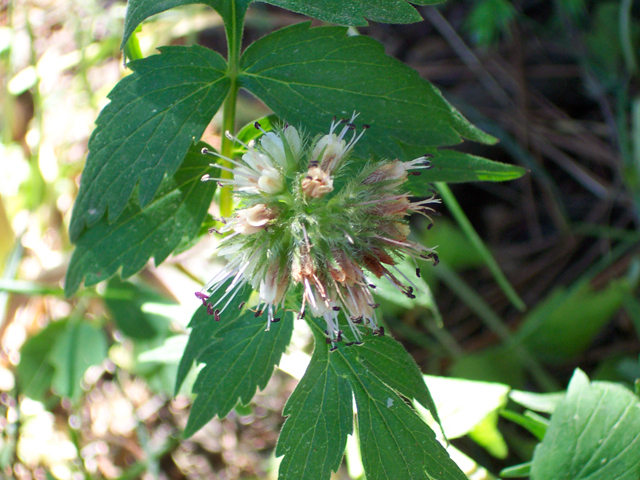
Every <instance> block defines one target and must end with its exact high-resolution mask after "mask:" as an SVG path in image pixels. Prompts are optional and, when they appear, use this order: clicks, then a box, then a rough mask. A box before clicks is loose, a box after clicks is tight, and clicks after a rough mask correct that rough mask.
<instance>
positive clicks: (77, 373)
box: [49, 322, 107, 400]
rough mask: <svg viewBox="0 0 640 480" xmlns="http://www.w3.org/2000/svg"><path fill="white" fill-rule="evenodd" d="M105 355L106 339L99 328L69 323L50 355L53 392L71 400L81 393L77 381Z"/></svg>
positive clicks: (85, 324) (82, 323)
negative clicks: (53, 370)
mask: <svg viewBox="0 0 640 480" xmlns="http://www.w3.org/2000/svg"><path fill="white" fill-rule="evenodd" d="M106 357H107V339H106V337H105V335H104V332H103V331H102V329H100V328H97V327H95V326H93V325H91V324H89V323H84V322H73V323H72V322H68V323H67V328H66V329H65V331H64V333H62V334H61V335H60V336H59V337H58V338H57V340H56V343H55V345H54V346H53V348H52V350H51V354H50V355H49V361H50V363H51V365H53V367H54V369H55V373H54V374H53V378H52V386H53V389H54V390H55V392H56V393H57V394H58V395H60V396H62V397H68V398H71V399H73V400H75V399H77V398H78V397H79V396H80V394H81V393H82V388H81V385H80V381H81V380H82V377H83V376H84V374H85V372H86V371H87V369H88V368H89V367H91V366H93V365H99V364H100V363H101V362H102V361H103V360H104V359H105V358H106Z"/></svg>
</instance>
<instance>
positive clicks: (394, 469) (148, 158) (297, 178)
mask: <svg viewBox="0 0 640 480" xmlns="http://www.w3.org/2000/svg"><path fill="white" fill-rule="evenodd" d="M190 3H196V2H193V1H191V0H171V1H165V2H157V1H155V0H131V1H130V2H129V4H128V10H127V16H126V20H125V34H124V39H123V43H122V45H123V47H124V50H125V53H126V54H127V55H128V56H129V58H130V59H132V60H133V61H131V62H130V63H129V64H128V66H129V67H130V68H131V70H132V71H133V73H132V74H130V75H129V76H127V77H125V78H124V79H122V80H121V81H120V82H119V83H118V85H117V86H116V87H115V88H114V89H113V91H112V92H111V94H110V95H109V98H110V100H111V103H109V104H108V105H107V106H106V107H105V108H104V110H103V111H102V113H101V114H100V116H99V118H98V120H97V126H96V129H95V131H94V133H93V135H92V137H91V139H90V142H89V156H88V158H87V163H86V167H85V170H84V173H83V175H82V181H81V184H80V191H79V193H78V196H77V199H76V203H75V207H74V210H73V216H72V219H71V224H70V228H69V233H70V237H71V239H72V241H73V242H74V243H75V244H76V249H75V251H74V254H73V257H72V259H71V263H70V265H69V269H68V273H67V278H66V283H65V292H66V294H67V295H68V296H70V295H73V294H74V293H75V292H76V291H77V290H78V288H79V287H80V285H81V284H82V283H83V282H84V285H85V286H91V285H94V284H96V283H98V282H100V281H102V280H106V279H108V278H109V277H111V276H112V275H114V274H115V273H116V272H118V271H119V272H120V275H121V277H122V278H127V277H129V276H131V275H133V274H134V273H136V272H138V271H139V270H140V269H142V268H143V267H144V265H145V264H146V263H147V262H148V260H149V259H150V258H152V257H153V258H154V260H155V263H156V264H159V263H160V262H162V261H163V260H165V259H166V258H167V257H168V256H169V255H170V254H171V253H172V252H173V251H175V250H176V249H182V248H184V246H185V245H189V244H192V243H193V242H194V241H195V240H196V239H197V238H198V236H200V235H203V234H205V233H206V232H207V229H208V226H209V225H205V223H206V221H207V210H208V209H209V207H210V204H211V202H212V201H213V200H214V197H215V196H216V195H217V201H218V202H219V208H220V212H221V216H222V218H221V219H220V220H219V222H218V224H217V225H214V226H213V227H212V228H213V230H214V231H215V229H216V228H218V229H219V230H220V231H221V233H227V234H228V236H227V237H226V238H225V240H224V241H223V243H222V249H221V250H220V252H219V253H220V255H221V256H224V257H226V258H227V259H228V260H229V262H228V264H227V266H226V267H225V268H224V269H223V270H222V272H221V273H219V274H217V275H216V276H214V277H213V279H212V281H211V282H210V283H209V284H207V285H206V286H205V287H204V288H203V290H202V291H201V292H198V293H197V296H198V297H199V298H200V299H201V300H202V302H203V305H202V306H201V307H200V308H199V309H198V310H197V311H196V312H195V314H194V315H193V318H192V319H191V323H190V325H189V326H190V328H191V336H190V338H189V342H188V344H187V346H186V349H185V351H184V355H183V357H182V360H181V362H180V366H179V370H178V381H177V387H176V389H177V388H179V387H180V385H181V384H182V382H183V380H184V379H185V377H186V375H187V374H188V372H189V371H190V370H191V368H192V367H193V364H194V363H198V364H203V365H204V367H203V368H202V369H201V370H200V371H199V373H198V377H197V380H196V382H195V384H194V387H193V391H194V393H196V394H197V396H196V399H195V402H194V404H193V408H192V411H191V415H190V417H189V422H188V425H187V427H186V431H185V436H189V435H192V434H193V433H195V432H196V431H197V430H198V429H200V428H201V427H202V426H203V425H204V424H205V423H206V422H208V421H209V420H210V419H212V418H213V417H214V416H216V415H217V416H219V417H223V416H225V415H226V414H227V413H229V412H230V411H231V409H233V408H234V406H236V404H238V403H240V404H241V405H247V404H248V403H249V402H250V401H251V398H252V397H253V395H254V394H255V392H256V389H257V388H264V387H265V385H266V383H267V382H268V380H269V378H270V377H271V375H272V373H273V369H274V366H275V365H277V364H278V363H279V361H280V358H281V356H282V354H283V353H284V351H285V349H286V348H287V346H288V344H289V342H290V340H291V335H292V331H293V328H294V323H295V321H302V320H301V319H302V318H304V321H305V322H306V323H307V324H308V325H309V326H310V328H311V330H312V332H313V335H314V338H315V349H314V352H313V356H312V358H311V362H310V365H309V367H308V369H307V372H306V374H305V375H304V377H303V378H302V380H301V381H300V384H299V385H298V387H297V388H296V390H295V391H294V393H293V394H292V396H291V398H290V399H289V401H288V403H287V406H286V408H285V411H284V414H285V415H286V416H287V420H286V422H285V424H284V427H283V429H282V432H281V435H280V438H279V441H278V446H277V449H276V455H278V456H283V457H284V458H283V460H282V463H281V466H280V473H279V478H282V479H296V480H298V479H313V480H319V479H328V478H329V477H330V475H331V472H332V471H337V469H338V467H339V465H340V463H341V462H342V457H343V455H344V451H345V446H346V442H347V437H348V435H349V434H351V433H353V430H354V414H355V413H356V412H355V411H354V403H353V401H354V399H355V407H356V410H357V415H355V418H356V420H357V421H356V425H357V435H358V438H359V444H360V450H361V454H362V459H363V465H364V469H365V472H366V475H367V478H370V479H378V478H393V479H404V478H407V479H408V478H412V479H415V478H425V479H427V478H434V477H437V478H439V479H464V478H465V476H464V474H463V473H462V471H461V470H460V469H459V468H458V467H457V466H456V464H455V463H454V462H453V461H452V460H451V459H450V458H449V456H448V455H447V453H446V452H445V450H444V448H443V447H442V446H441V445H440V443H438V442H437V441H436V437H435V434H434V432H433V431H432V430H431V429H430V428H429V427H428V426H427V424H426V423H424V422H423V421H422V420H421V419H420V417H419V416H418V415H417V414H416V413H415V411H414V410H413V409H412V408H411V407H409V406H408V405H407V403H406V401H405V399H413V400H415V401H417V402H418V403H419V404H421V405H422V406H423V407H425V408H427V409H428V410H430V411H431V413H432V415H433V416H434V417H435V418H436V419H437V413H436V411H435V407H434V403H433V401H432V400H431V396H430V394H429V391H428V390H427V387H426V385H425V383H424V381H423V378H422V376H421V374H420V371H419V369H418V367H417V366H416V364H415V363H414V361H413V360H412V359H411V357H410V356H409V354H408V353H407V352H406V351H405V350H404V348H403V347H402V346H401V345H400V344H399V343H398V342H396V341H395V340H393V339H392V338H390V337H389V336H385V335H384V332H385V330H384V326H383V324H382V319H380V318H378V317H377V316H376V310H375V307H376V301H375V297H374V296H375V290H374V289H373V288H372V287H371V286H370V281H369V277H374V278H375V277H378V278H380V277H385V278H386V279H387V280H388V281H389V282H391V284H393V285H395V286H396V287H397V288H398V289H399V290H400V291H402V292H403V293H404V294H405V295H406V296H408V297H412V296H415V295H418V294H421V293H423V292H418V291H415V290H414V287H413V286H412V280H411V279H410V278H409V277H408V276H407V275H406V274H405V273H403V272H402V271H401V270H399V269H397V268H396V266H397V264H398V262H399V261H400V260H401V259H402V258H403V257H404V256H407V255H408V256H410V257H414V258H415V259H416V260H417V261H418V262H423V261H425V260H426V261H428V262H434V261H437V255H436V253H435V252H434V251H433V250H431V249H430V248H428V247H424V246H421V245H419V244H417V243H415V242H413V241H411V240H409V239H408V238H407V237H408V235H409V225H408V222H407V220H406V215H407V214H408V213H411V212H417V213H422V214H424V215H427V216H428V215H429V212H430V211H431V207H430V206H429V205H430V204H431V203H433V202H435V201H436V200H435V198H434V197H433V192H432V190H431V185H432V183H433V182H462V181H473V180H489V181H498V180H500V181H502V180H509V179H513V178H517V177H519V176H521V175H522V174H523V170H522V169H521V168H518V167H513V166H510V165H504V164H499V163H496V162H492V161H489V160H486V159H482V158H478V157H474V156H472V155H469V154H465V153H461V152H455V151H450V150H446V149H441V148H440V147H443V146H450V145H455V144H457V143H460V142H461V141H462V140H463V139H467V140H473V141H479V142H484V143H493V142H494V141H495V140H494V139H493V138H492V137H491V136H489V135H487V134H485V133H483V132H481V131H480V130H478V129H476V128H475V127H474V126H473V125H471V124H470V123H468V122H467V121H466V120H465V119H464V118H463V117H462V116H461V115H460V114H459V113H458V112H457V111H456V110H455V109H454V108H453V107H452V106H451V105H450V104H449V103H447V101H446V100H444V98H443V97H442V96H441V94H440V93H439V92H438V91H437V90H436V89H435V88H434V87H433V86H432V85H431V84H429V83H428V82H427V81H425V80H424V79H422V78H420V76H419V75H418V74H417V73H416V72H415V71H413V70H411V69H410V68H409V67H407V66H405V65H404V64H402V63H400V62H399V61H397V60H395V59H393V58H391V57H389V56H387V55H385V53H384V50H383V48H382V46H381V45H380V44H378V43H377V42H376V41H374V40H372V39H370V38H367V37H364V36H359V35H355V36H348V35H347V28H345V27H332V26H326V27H316V28H311V25H310V24H309V23H301V24H298V25H294V26H291V27H287V28H283V29H281V30H278V31H276V32H273V33H271V34H269V35H267V36H265V37H263V38H261V39H260V40H258V41H256V42H254V43H253V44H251V45H249V46H248V47H247V48H246V50H245V51H244V52H241V39H242V34H243V30H244V17H245V13H246V11H247V8H248V7H249V4H250V2H249V1H247V0H228V1H222V0H208V1H202V2H199V3H205V4H207V5H209V6H210V7H212V8H214V9H215V10H216V11H217V12H218V13H219V14H220V15H221V16H222V18H223V21H224V26H225V30H226V35H227V43H228V51H227V58H226V59H225V58H223V57H222V56H221V55H220V54H218V53H217V52H214V51H211V50H209V49H206V48H204V47H201V46H198V45H192V46H187V47H178V46H170V47H161V48H160V53H159V54H157V55H153V56H150V57H148V58H139V57H140V55H139V53H137V52H139V49H138V48H137V45H136V39H135V35H134V32H135V30H136V28H138V26H139V25H140V24H141V22H143V21H144V20H145V19H146V18H148V17H150V16H152V15H154V14H156V13H159V12H161V11H164V10H167V9H170V8H173V7H178V6H180V5H185V4H190ZM271 3H274V4H277V5H279V6H282V7H284V8H288V9H291V10H293V11H296V12H301V13H304V14H307V15H310V16H312V17H315V18H318V19H321V20H324V21H327V22H333V23H338V24H342V25H352V26H353V25H355V26H357V25H364V24H366V19H370V20H375V21H378V22H388V23H408V22H414V21H419V20H420V16H419V15H418V13H417V12H416V11H415V10H414V8H413V7H412V6H411V5H409V4H408V3H405V2H404V1H401V0H400V1H393V0H386V1H385V2H382V3H380V2H346V3H345V2H335V1H330V0H322V1H314V2H309V1H281V2H280V1H275V2H271ZM423 3H425V4H426V3H431V2H428V1H426V2H423ZM240 88H242V89H245V90H247V91H248V92H250V93H251V94H253V95H255V96H256V97H257V98H259V99H260V100H262V101H263V102H264V103H265V104H266V105H267V106H268V107H269V108H270V109H271V110H272V111H273V112H274V116H271V117H267V118H265V119H261V120H260V121H259V123H255V124H254V123H252V124H250V125H249V126H247V127H246V128H244V129H242V130H240V131H239V132H237V133H236V132H235V123H236V121H235V117H236V106H237V96H238V91H239V89H240ZM221 108H222V112H223V120H222V126H223V129H224V131H225V132H226V135H225V136H224V138H223V141H222V145H221V148H220V151H219V152H217V151H215V150H214V149H213V148H212V147H211V146H209V145H206V144H204V143H202V142H199V139H200V138H201V137H202V134H203V132H204V130H205V128H206V127H207V125H208V124H209V122H210V121H211V119H212V117H213V116H214V114H216V113H217V112H218V110H219V109H221ZM355 112H357V114H358V116H357V117H356V114H355ZM343 119H344V120H343ZM356 120H357V121H358V122H362V123H358V124H356V123H355V122H356ZM332 122H333V123H332ZM365 125H366V126H365ZM327 129H329V131H328V133H327ZM365 130H366V133H365ZM414 173H421V175H419V176H418V175H413V174H414ZM201 180H214V181H205V182H203V181H201ZM233 189H235V192H236V193H237V195H236V196H235V197H234V196H233ZM410 195H413V196H415V197H419V199H418V200H410V199H409V196H410ZM236 206H237V207H238V209H236ZM419 267H420V263H418V264H416V265H415V268H416V273H417V275H419ZM254 290H257V291H258V295H257V296H256V295H252V292H253V291H254ZM296 319H299V320H296ZM367 334H372V335H368V336H366V335H367Z"/></svg>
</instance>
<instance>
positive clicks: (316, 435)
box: [276, 330, 353, 480]
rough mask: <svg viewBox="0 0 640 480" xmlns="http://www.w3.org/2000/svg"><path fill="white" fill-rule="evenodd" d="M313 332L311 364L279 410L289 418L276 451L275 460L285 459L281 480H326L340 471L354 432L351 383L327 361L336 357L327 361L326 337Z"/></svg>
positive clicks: (280, 472)
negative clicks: (332, 473) (313, 344)
mask: <svg viewBox="0 0 640 480" xmlns="http://www.w3.org/2000/svg"><path fill="white" fill-rule="evenodd" d="M314 334H315V337H316V338H315V340H316V348H315V350H314V354H313V357H312V358H311V363H310V364H309V367H308V368H307V371H306V373H305V374H304V377H302V380H300V383H299V384H298V386H297V387H296V389H295V390H294V392H293V393H292V394H291V397H289V400H288V401H287V405H286V406H285V408H284V412H283V415H284V416H286V417H288V418H287V421H286V422H285V424H284V426H283V427H282V431H281V432H280V437H279V438H278V445H277V447H276V456H278V457H279V456H281V455H284V458H283V459H282V462H281V464H280V469H279V472H278V478H279V479H280V480H285V479H291V480H293V479H295V480H324V479H329V478H330V477H331V472H332V471H333V472H337V471H338V467H339V466H340V463H341V462H342V456H343V454H344V450H345V447H346V443H347V436H348V435H349V434H351V432H352V430H353V408H352V404H353V400H352V394H351V387H350V386H349V382H347V380H346V379H345V378H343V376H342V375H340V372H339V371H338V370H337V369H336V367H335V365H334V362H332V361H331V360H335V359H334V358H330V355H329V352H328V349H327V348H326V343H325V339H324V336H323V335H322V334H319V333H318V331H317V330H316V331H314ZM331 357H333V356H332V355H331ZM301 438H304V441H300V440H301Z"/></svg>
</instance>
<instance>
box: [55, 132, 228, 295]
mask: <svg viewBox="0 0 640 480" xmlns="http://www.w3.org/2000/svg"><path fill="white" fill-rule="evenodd" d="M204 145H205V144H203V143H199V144H197V145H195V146H193V147H192V148H191V150H190V152H189V154H188V155H187V156H186V158H185V160H184V163H183V164H182V165H181V167H180V169H179V170H178V171H177V172H176V173H175V174H174V175H173V176H171V177H166V178H165V179H164V181H163V182H162V184H161V185H160V188H159V189H158V192H157V193H156V196H155V198H154V199H153V201H152V202H151V203H150V204H149V205H147V206H146V208H140V206H139V204H138V202H137V199H136V198H133V199H132V200H131V201H130V202H129V203H128V205H127V206H126V208H125V210H124V211H123V213H122V215H121V216H120V217H119V218H118V220H117V221H116V222H114V223H109V222H108V221H107V219H106V218H102V219H101V220H100V222H98V223H97V224H96V225H94V226H92V227H91V228H89V229H88V230H87V231H85V232H84V234H83V235H82V236H81V237H80V238H79V239H78V242H77V245H76V249H75V251H74V252H73V256H72V257H71V262H70V264H69V269H68V271H67V278H66V282H65V294H66V295H67V296H70V295H72V294H73V293H74V292H75V291H76V290H77V289H78V287H79V286H80V284H81V283H82V280H83V279H84V283H85V285H86V286H89V285H95V284H96V283H98V282H100V281H102V280H105V279H107V278H109V277H110V276H111V275H113V274H114V273H116V271H117V270H118V269H119V268H120V267H122V271H121V276H122V278H127V277H129V276H131V275H133V274H134V273H136V272H137V271H138V270H140V269H141V268H142V267H144V266H145V265H146V263H147V262H148V261H149V259H150V258H151V257H153V258H154V260H155V263H156V265H158V264H160V263H161V262H162V261H164V259H166V258H167V257H168V256H169V254H170V253H171V252H172V251H173V250H174V249H175V248H176V247H177V246H178V244H180V242H181V241H183V240H184V239H189V238H193V237H194V236H195V235H197V233H198V230H199V228H200V224H201V223H202V221H203V219H204V217H205V215H206V213H207V209H208V208H209V205H210V204H211V200H212V199H213V194H214V192H215V189H216V184H215V182H205V183H203V182H201V181H200V178H201V177H202V175H203V174H204V173H205V172H207V171H211V168H210V167H209V161H210V160H209V158H207V157H206V156H205V155H202V154H201V153H200V149H201V148H202V146H204Z"/></svg>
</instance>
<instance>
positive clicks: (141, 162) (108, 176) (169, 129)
mask: <svg viewBox="0 0 640 480" xmlns="http://www.w3.org/2000/svg"><path fill="white" fill-rule="evenodd" d="M160 52H161V53H160V54H159V55H153V56H151V57H148V58H145V59H142V60H137V61H135V62H132V63H130V64H129V65H130V66H131V68H132V69H133V70H134V72H133V73H132V74H131V75H129V76H127V77H125V78H123V79H122V80H120V82H119V83H118V84H117V85H116V86H115V88H114V89H113V90H112V91H111V93H110V94H109V99H110V100H111V103H109V104H108V105H107V106H106V107H105V108H104V109H103V110H102V112H101V113H100V116H99V117H98V119H97V121H96V129H95V130H94V132H93V134H92V135H91V138H90V139H89V155H88V157H87V164H86V166H85V169H84V172H83V174H82V179H81V181H80V191H79V192H78V197H77V198H76V203H75V205H74V208H73V215H72V218H71V224H70V226H69V233H70V236H71V240H72V241H74V242H75V241H78V239H79V238H80V236H81V235H82V232H83V231H84V229H85V228H86V227H89V226H91V225H94V224H96V223H97V222H98V221H99V220H100V219H101V218H102V217H103V216H104V213H105V211H106V210H107V209H108V221H109V223H112V222H114V221H115V220H116V219H117V218H118V217H119V216H120V214H121V213H122V212H123V211H124V210H125V208H126V206H127V202H128V200H129V198H130V197H131V194H132V193H133V191H134V188H135V187H136V185H138V200H139V204H140V206H142V207H145V206H146V205H147V204H148V203H149V202H150V201H151V200H152V199H153V198H154V195H155V194H156V190H157V189H158V187H159V185H160V183H161V181H162V179H163V177H164V176H165V174H167V175H173V173H174V172H176V170H177V169H178V167H179V166H180V164H181V163H182V161H183V159H184V157H185V155H186V154H187V151H188V150H189V148H190V146H191V145H192V144H193V143H194V141H197V140H198V139H200V137H201V136H202V133H203V132H204V129H205V128H206V126H207V125H208V123H209V122H210V120H211V118H212V117H213V115H214V114H215V113H216V112H217V111H218V108H219V107H220V105H221V104H222V101H223V100H224V98H225V96H226V95H227V92H228V90H229V79H228V77H227V76H226V62H225V61H224V59H223V58H222V57H221V56H220V55H219V54H218V53H216V52H214V51H212V50H208V49H206V48H204V47H200V46H197V45H194V46H191V47H163V48H161V49H160Z"/></svg>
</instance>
